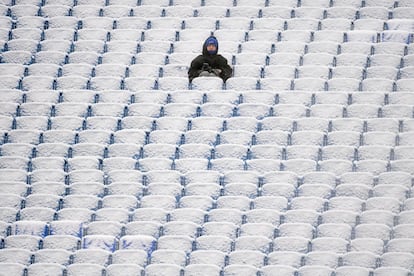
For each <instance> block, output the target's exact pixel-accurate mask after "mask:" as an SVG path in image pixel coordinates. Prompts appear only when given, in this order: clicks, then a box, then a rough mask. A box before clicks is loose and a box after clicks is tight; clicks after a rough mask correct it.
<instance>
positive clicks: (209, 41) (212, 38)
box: [203, 36, 218, 55]
mask: <svg viewBox="0 0 414 276" xmlns="http://www.w3.org/2000/svg"><path fill="white" fill-rule="evenodd" d="M210 44H213V45H215V46H216V51H214V52H212V53H210V52H208V51H207V45H210ZM217 52H218V40H217V38H216V37H215V36H210V37H209V38H207V39H206V41H204V44H203V55H216V54H217Z"/></svg>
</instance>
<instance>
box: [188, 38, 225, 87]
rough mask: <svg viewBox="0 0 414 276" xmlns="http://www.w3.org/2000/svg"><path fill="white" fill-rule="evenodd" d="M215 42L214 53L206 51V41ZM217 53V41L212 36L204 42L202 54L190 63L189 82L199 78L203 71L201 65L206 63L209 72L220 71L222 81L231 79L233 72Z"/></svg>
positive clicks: (223, 58)
mask: <svg viewBox="0 0 414 276" xmlns="http://www.w3.org/2000/svg"><path fill="white" fill-rule="evenodd" d="M211 40H215V43H216V51H215V52H214V53H209V52H208V51H207V44H208V41H211ZM217 51H218V42H217V39H216V38H215V37H214V36H211V37H209V38H207V39H206V41H205V42H204V44H203V54H202V55H199V56H197V57H196V58H195V59H193V61H192V62H191V66H190V69H189V70H188V78H189V80H190V82H191V81H192V80H193V79H194V78H196V77H198V76H199V74H200V73H201V72H202V71H203V70H202V68H203V64H204V63H208V65H209V66H210V70H212V69H220V70H221V73H220V74H219V77H220V78H222V79H223V81H226V80H227V79H228V78H230V77H231V74H232V72H233V69H232V68H231V67H230V66H229V65H228V64H227V59H226V58H225V57H223V56H222V55H219V54H217Z"/></svg>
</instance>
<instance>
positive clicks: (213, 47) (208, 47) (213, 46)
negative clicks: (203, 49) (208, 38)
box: [207, 44, 217, 52]
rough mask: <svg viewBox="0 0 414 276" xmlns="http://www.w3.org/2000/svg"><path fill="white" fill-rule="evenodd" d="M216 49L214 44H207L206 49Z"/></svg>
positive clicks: (210, 50)
mask: <svg viewBox="0 0 414 276" xmlns="http://www.w3.org/2000/svg"><path fill="white" fill-rule="evenodd" d="M215 50H217V48H216V46H215V45H214V44H209V45H207V51H209V52H212V51H215Z"/></svg>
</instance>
